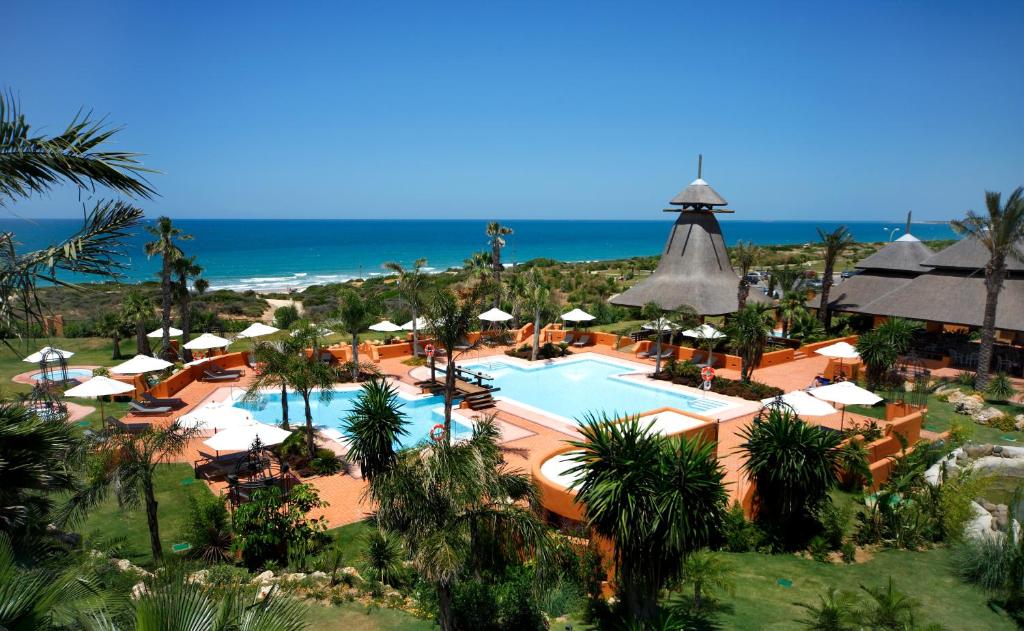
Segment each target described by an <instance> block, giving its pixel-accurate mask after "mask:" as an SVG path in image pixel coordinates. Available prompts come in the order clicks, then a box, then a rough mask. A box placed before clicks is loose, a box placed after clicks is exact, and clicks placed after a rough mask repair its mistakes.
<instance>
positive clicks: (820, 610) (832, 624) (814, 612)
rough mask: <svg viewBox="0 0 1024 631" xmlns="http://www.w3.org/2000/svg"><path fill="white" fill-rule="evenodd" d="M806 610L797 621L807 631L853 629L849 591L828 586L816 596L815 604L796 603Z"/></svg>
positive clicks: (847, 630)
mask: <svg viewBox="0 0 1024 631" xmlns="http://www.w3.org/2000/svg"><path fill="white" fill-rule="evenodd" d="M796 605H797V606H798V607H802V608H803V609H804V610H805V611H806V612H807V614H806V616H805V617H804V618H802V619H800V620H798V622H800V623H801V624H803V625H804V627H803V628H804V629H807V630H808V631H855V630H856V629H858V628H859V627H857V626H855V625H854V623H853V620H851V616H852V614H853V598H852V595H851V594H850V593H849V592H844V591H840V590H838V589H836V588H835V587H829V588H828V590H827V591H826V592H825V593H824V594H821V595H819V596H818V603H817V604H808V603H796Z"/></svg>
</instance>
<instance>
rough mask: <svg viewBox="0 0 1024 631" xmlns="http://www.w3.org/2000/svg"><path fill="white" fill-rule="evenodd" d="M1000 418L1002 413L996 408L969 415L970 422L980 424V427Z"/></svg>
mask: <svg viewBox="0 0 1024 631" xmlns="http://www.w3.org/2000/svg"><path fill="white" fill-rule="evenodd" d="M1001 418H1003V412H1002V410H998V409H996V408H985V409H983V410H978V411H977V412H974V413H972V414H971V420H973V421H974V422H975V423H981V424H982V425H988V424H989V423H991V422H992V421H995V420H997V419H1001Z"/></svg>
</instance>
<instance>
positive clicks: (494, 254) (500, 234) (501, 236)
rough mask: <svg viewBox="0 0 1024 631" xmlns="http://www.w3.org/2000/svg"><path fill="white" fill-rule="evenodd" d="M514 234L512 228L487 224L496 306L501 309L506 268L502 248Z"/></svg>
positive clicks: (491, 223) (493, 223)
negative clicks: (502, 279)
mask: <svg viewBox="0 0 1024 631" xmlns="http://www.w3.org/2000/svg"><path fill="white" fill-rule="evenodd" d="M510 234H512V228H509V227H508V226H503V225H501V223H499V222H497V221H492V222H490V223H488V224H487V237H488V238H489V239H490V242H491V266H492V268H493V269H494V306H495V307H501V273H502V272H503V271H504V270H505V268H504V267H503V266H502V264H501V248H503V247H505V237H507V236H508V235H510Z"/></svg>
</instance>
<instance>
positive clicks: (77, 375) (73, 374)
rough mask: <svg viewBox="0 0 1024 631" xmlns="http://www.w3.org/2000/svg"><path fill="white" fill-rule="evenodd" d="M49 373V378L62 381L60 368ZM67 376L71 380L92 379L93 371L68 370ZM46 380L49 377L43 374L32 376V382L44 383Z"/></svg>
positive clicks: (81, 369)
mask: <svg viewBox="0 0 1024 631" xmlns="http://www.w3.org/2000/svg"><path fill="white" fill-rule="evenodd" d="M48 373H49V375H48V376H49V377H51V378H53V377H56V378H57V379H60V377H61V373H60V369H59V368H54V369H53V370H51V371H48ZM67 376H68V379H69V380H71V379H88V378H89V377H92V370H91V369H89V368H68V370H67ZM46 378H47V375H44V374H43V373H41V372H37V373H36V374H34V375H32V381H44V380H46Z"/></svg>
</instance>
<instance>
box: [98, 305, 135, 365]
mask: <svg viewBox="0 0 1024 631" xmlns="http://www.w3.org/2000/svg"><path fill="white" fill-rule="evenodd" d="M96 328H97V329H98V331H99V332H100V333H102V334H103V335H104V336H106V337H109V338H110V341H111V343H112V346H113V348H112V350H111V353H110V359H121V340H123V339H124V338H125V336H130V335H131V334H132V329H133V328H134V324H133V323H132V322H128V321H126V320H125V319H124V317H123V316H122V314H120V313H113V312H110V311H108V312H106V313H104V314H103V315H102V316H101V317H100V319H99V321H98V322H97V323H96Z"/></svg>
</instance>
